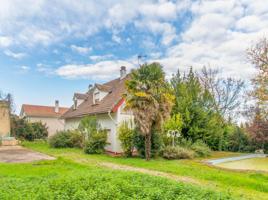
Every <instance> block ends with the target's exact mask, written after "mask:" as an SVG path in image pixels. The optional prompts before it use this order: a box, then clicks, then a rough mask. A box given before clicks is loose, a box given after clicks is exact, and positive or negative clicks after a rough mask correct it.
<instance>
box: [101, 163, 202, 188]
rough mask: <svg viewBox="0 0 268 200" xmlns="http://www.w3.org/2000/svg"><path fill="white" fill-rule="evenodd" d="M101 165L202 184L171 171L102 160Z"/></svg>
mask: <svg viewBox="0 0 268 200" xmlns="http://www.w3.org/2000/svg"><path fill="white" fill-rule="evenodd" d="M99 165H100V166H103V167H108V168H110V169H114V170H123V171H132V172H139V173H143V174H148V175H152V176H159V177H164V178H168V179H172V180H175V181H178V182H185V183H191V184H197V185H202V183H201V182H199V181H197V180H195V179H192V178H190V177H185V176H177V175H173V174H169V173H166V172H159V171H155V170H150V169H144V168H138V167H131V166H126V165H119V164H114V163H108V162H102V163H99Z"/></svg>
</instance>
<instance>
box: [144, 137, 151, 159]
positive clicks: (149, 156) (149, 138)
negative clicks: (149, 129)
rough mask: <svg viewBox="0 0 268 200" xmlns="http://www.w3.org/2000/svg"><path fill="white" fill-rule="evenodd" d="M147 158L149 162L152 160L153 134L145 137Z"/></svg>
mask: <svg viewBox="0 0 268 200" xmlns="http://www.w3.org/2000/svg"><path fill="white" fill-rule="evenodd" d="M145 158H146V160H147V161H148V160H150V158H151V134H146V135H145Z"/></svg>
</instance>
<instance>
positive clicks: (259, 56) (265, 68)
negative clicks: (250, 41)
mask: <svg viewBox="0 0 268 200" xmlns="http://www.w3.org/2000/svg"><path fill="white" fill-rule="evenodd" d="M247 55H248V59H249V61H250V62H251V63H252V64H253V65H254V66H255V68H256V69H257V72H258V73H257V75H256V76H255V77H254V78H253V79H252V85H253V87H254V89H253V91H252V92H251V93H250V96H251V97H253V99H254V100H255V101H256V107H258V109H259V110H260V115H261V117H262V118H263V119H265V120H268V39H267V38H263V39H261V40H260V41H259V42H258V43H257V44H256V45H253V46H252V47H251V48H249V49H248V50H247Z"/></svg>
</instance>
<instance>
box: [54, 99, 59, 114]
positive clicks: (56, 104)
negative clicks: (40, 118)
mask: <svg viewBox="0 0 268 200" xmlns="http://www.w3.org/2000/svg"><path fill="white" fill-rule="evenodd" d="M59 111H60V107H59V100H56V101H55V113H59Z"/></svg>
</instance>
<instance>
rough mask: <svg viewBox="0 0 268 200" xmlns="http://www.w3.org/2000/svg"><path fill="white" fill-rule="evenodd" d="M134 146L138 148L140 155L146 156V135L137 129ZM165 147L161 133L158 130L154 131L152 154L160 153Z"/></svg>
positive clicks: (153, 155)
mask: <svg viewBox="0 0 268 200" xmlns="http://www.w3.org/2000/svg"><path fill="white" fill-rule="evenodd" d="M133 142H134V147H135V148H136V149H137V151H138V153H139V156H140V157H142V158H145V137H144V136H143V135H141V134H140V133H139V131H138V130H137V129H135V130H134V141H133ZM162 147H163V140H162V138H161V135H160V134H159V133H157V132H154V131H153V133H152V138H151V156H152V157H156V156H158V155H159V153H160V151H161V149H162Z"/></svg>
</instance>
